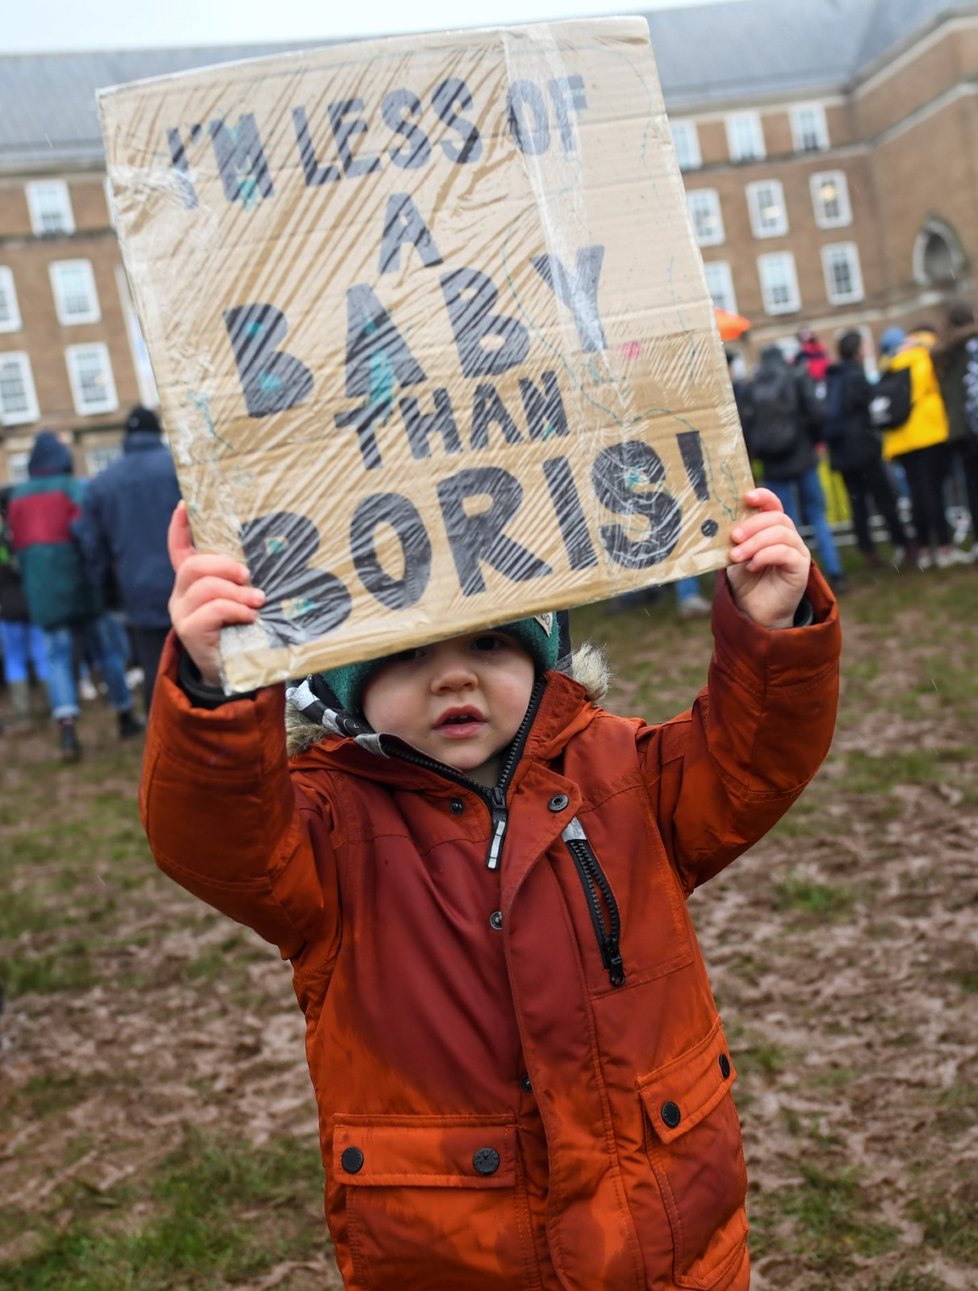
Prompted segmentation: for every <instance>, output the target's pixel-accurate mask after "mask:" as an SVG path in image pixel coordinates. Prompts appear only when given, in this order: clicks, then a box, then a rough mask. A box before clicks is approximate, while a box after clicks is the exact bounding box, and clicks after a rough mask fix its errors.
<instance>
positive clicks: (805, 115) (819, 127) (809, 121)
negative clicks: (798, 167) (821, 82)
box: [790, 103, 829, 152]
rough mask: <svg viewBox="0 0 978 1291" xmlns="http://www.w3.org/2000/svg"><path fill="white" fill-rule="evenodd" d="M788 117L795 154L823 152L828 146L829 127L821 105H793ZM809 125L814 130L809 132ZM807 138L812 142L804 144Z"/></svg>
mask: <svg viewBox="0 0 978 1291" xmlns="http://www.w3.org/2000/svg"><path fill="white" fill-rule="evenodd" d="M790 115H791V137H792V139H793V141H794V145H795V152H825V150H826V149H827V148H828V146H829V127H828V124H827V123H826V120H825V108H824V107H823V106H822V105H821V103H795V104H793V106H792V108H791V113H790ZM809 125H812V126H813V127H814V129H812V130H811V131H809ZM809 137H811V138H812V140H813V142H811V143H808V142H806V140H807V139H808V138H809Z"/></svg>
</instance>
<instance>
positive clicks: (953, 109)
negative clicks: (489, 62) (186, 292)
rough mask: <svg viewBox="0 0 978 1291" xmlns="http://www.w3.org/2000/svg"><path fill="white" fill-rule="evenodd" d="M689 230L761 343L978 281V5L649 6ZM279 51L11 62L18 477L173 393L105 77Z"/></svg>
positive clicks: (8, 366) (902, 307) (82, 449)
mask: <svg viewBox="0 0 978 1291" xmlns="http://www.w3.org/2000/svg"><path fill="white" fill-rule="evenodd" d="M647 17H648V21H649V25H650V27H651V30H652V39H653V45H654V48H655V51H656V57H657V61H658V65H659V72H660V75H661V77H662V82H663V88H664V91H665V96H666V103H667V106H668V109H669V114H670V119H671V121H672V125H673V132H674V138H675V142H676V148H677V153H678V155H679V158H680V163H681V166H682V169H683V172H684V177H685V181H686V188H687V194H688V199H689V206H690V217H691V221H692V225H693V228H694V231H695V234H696V237H697V240H698V241H699V243H700V246H701V247H702V250H703V257H704V262H705V266H706V273H707V282H708V284H709V287H710V290H711V292H712V294H713V295H714V298H715V300H716V301H717V303H718V304H721V305H724V306H726V307H727V308H730V309H734V310H736V311H737V312H739V313H742V314H745V315H746V316H747V317H748V318H750V319H751V320H752V323H753V329H752V331H751V333H750V336H749V339H748V354H753V353H756V350H757V348H758V347H759V346H760V345H761V344H764V343H767V342H768V341H771V340H774V341H778V342H779V343H782V344H784V345H785V346H786V347H790V346H791V344H792V341H793V337H794V334H795V333H796V331H797V330H798V328H799V327H800V326H802V325H806V326H811V327H814V328H815V330H816V331H818V332H820V333H821V334H822V336H823V337H824V338H825V339H826V340H830V339H831V338H832V336H833V335H835V334H837V333H838V332H839V331H841V330H843V329H845V328H849V327H853V326H860V327H864V328H866V329H867V331H868V332H869V334H871V335H878V334H879V332H880V331H881V330H882V329H883V328H884V327H885V326H887V325H888V324H890V323H892V322H897V323H904V324H905V323H908V322H912V321H914V320H915V319H917V318H920V317H922V316H926V317H929V318H931V319H933V320H934V321H935V322H938V323H939V322H940V321H941V319H942V317H943V305H944V304H945V303H946V302H947V301H948V300H949V299H951V298H952V297H954V296H958V295H964V296H971V295H972V294H973V292H974V287H975V276H974V275H975V268H974V266H975V265H976V263H978V0H804V2H803V3H802V2H799V0H796V2H795V3H791V4H788V3H785V0H732V2H731V3H726V4H717V5H711V4H702V5H697V6H694V7H691V8H683V9H674V10H657V11H656V12H654V13H652V14H649V15H647ZM282 48H283V47H282V46H271V45H270V46H261V47H257V46H249V47H246V48H230V47H220V48H210V49H193V50H190V49H168V50H143V51H129V52H113V53H79V54H60V55H48V54H45V55H41V54H38V55H14V56H5V57H0V428H2V435H3V444H2V446H0V483H2V482H3V481H4V480H8V479H12V478H13V479H15V478H20V477H21V476H22V474H23V472H24V470H25V468H26V458H27V453H28V450H29V447H30V444H31V441H32V439H33V436H34V434H35V432H36V431H37V429H38V428H39V427H40V426H42V425H44V426H51V427H54V428H56V429H60V430H63V431H65V432H70V433H71V434H72V436H73V440H74V445H75V453H76V460H77V467H78V470H79V472H80V473H82V474H90V473H94V472H95V471H97V470H98V469H99V468H100V467H101V466H102V465H104V464H105V462H106V461H107V460H109V459H110V458H111V456H113V455H114V454H115V453H116V452H117V451H118V444H119V438H120V425H121V422H122V419H123V416H124V414H125V412H126V410H127V409H128V408H129V406H130V405H131V404H133V403H136V402H143V403H147V404H153V403H155V389H154V385H153V378H152V372H151V370H150V367H149V364H148V361H147V357H146V353H145V349H144V346H143V343H142V338H141V335H140V332H139V325H138V322H137V320H136V317H135V313H134V311H133V308H132V304H131V301H130V298H129V293H128V289H127V286H126V281H125V275H124V273H123V271H122V267H121V261H120V257H119V252H118V247H117V244H116V239H115V234H114V231H113V228H112V223H111V213H110V206H109V201H108V194H107V192H106V184H105V173H104V160H103V154H102V144H101V135H100V131H99V126H98V119H97V116H96V111H95V98H94V95H95V90H96V89H97V88H98V87H100V86H105V85H113V84H118V83H120V82H124V81H130V80H135V79H138V78H140V77H147V76H156V75H161V74H164V73H167V72H174V71H180V70H185V69H188V68H191V67H199V66H204V65H206V64H208V63H214V62H220V61H225V60H230V59H235V58H243V57H255V56H257V55H260V54H264V53H273V52H280V51H281V49H282Z"/></svg>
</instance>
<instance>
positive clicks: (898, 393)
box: [869, 368, 912, 430]
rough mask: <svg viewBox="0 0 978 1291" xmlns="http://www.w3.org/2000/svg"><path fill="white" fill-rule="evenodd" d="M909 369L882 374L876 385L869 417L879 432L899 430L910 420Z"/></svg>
mask: <svg viewBox="0 0 978 1291" xmlns="http://www.w3.org/2000/svg"><path fill="white" fill-rule="evenodd" d="M911 407H912V401H911V398H910V369H909V368H897V369H895V370H893V369H891V370H890V371H889V372H884V373H883V375H882V376H881V377H880V379H879V381H878V382H877V383H876V387H875V390H874V392H873V402H872V403H871V404H870V405H869V415H870V417H872V419H873V425H874V426H876V427H877V428H878V429H879V430H899V429H900V427H901V426H902V425H903V424H904V423H905V422H907V421H908V420H909V419H910V409H911Z"/></svg>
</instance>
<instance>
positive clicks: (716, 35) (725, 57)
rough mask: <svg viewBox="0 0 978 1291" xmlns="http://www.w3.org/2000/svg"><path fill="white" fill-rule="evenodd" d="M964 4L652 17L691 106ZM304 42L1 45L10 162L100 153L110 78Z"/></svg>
mask: <svg viewBox="0 0 978 1291" xmlns="http://www.w3.org/2000/svg"><path fill="white" fill-rule="evenodd" d="M623 7H625V6H623ZM958 12H970V13H978V0H791V2H790V3H789V2H788V0H729V2H728V3H726V4H711V3H703V4H699V5H693V6H690V7H687V8H680V9H659V10H656V11H655V12H654V13H650V14H646V15H645V16H646V18H647V20H648V23H649V26H650V28H651V31H652V43H653V47H654V49H655V53H656V60H657V63H658V66H659V75H660V76H661V78H662V85H663V90H664V92H665V96H666V103H667V105H668V106H669V108H670V109H671V110H673V111H676V110H679V111H681V110H682V109H683V108H692V107H694V106H698V107H702V106H704V105H706V104H710V103H718V104H719V103H721V102H736V101H738V100H740V101H744V100H748V101H750V100H753V101H762V100H763V99H765V98H770V97H772V96H778V95H796V94H799V93H801V94H804V93H806V92H815V91H816V90H819V91H821V92H826V91H829V90H835V91H839V90H842V89H844V88H845V87H846V86H847V85H849V84H850V83H851V82H852V81H853V80H854V79H855V78H858V76H859V75H860V74H861V73H864V72H866V71H869V70H872V67H873V65H874V64H875V63H876V62H877V60H879V59H880V58H881V57H882V56H883V55H887V54H890V55H892V54H895V53H897V52H898V51H899V49H900V48H901V47H902V46H903V45H905V44H906V43H909V42H910V41H911V40H912V39H914V38H915V37H918V36H919V35H921V34H923V33H924V32H925V31H926V30H927V29H928V28H929V27H930V26H931V25H933V24H934V23H936V22H937V21H938V20H940V19H942V18H946V17H949V16H952V15H953V14H955V13H958ZM324 43H325V42H324ZM304 47H306V48H308V47H309V45H308V44H307V45H306V46H304ZM295 48H297V46H296V45H295V44H291V45H288V44H286V45H283V44H268V45H244V46H242V45H219V46H205V47H202V48H196V49H190V48H184V49H143V50H114V51H97V52H86V53H63V54H8V55H4V56H0V171H3V170H7V171H10V170H18V169H22V168H24V169H36V170H44V169H47V168H48V167H50V168H51V169H59V168H63V167H65V166H70V165H81V166H86V165H93V164H96V165H97V164H101V162H102V158H103V149H102V135H101V130H100V128H99V122H98V115H97V112H96V108H95V91H96V90H97V89H99V88H101V87H104V86H109V85H119V84H122V83H124V82H127V81H134V80H139V79H142V78H145V77H151V76H162V75H166V74H167V73H172V72H181V71H187V70H189V69H191V68H195V67H206V66H208V65H210V64H214V63H223V62H230V61H233V60H236V59H242V58H258V57H261V56H262V55H265V54H276V53H283V52H286V51H288V50H289V49H295Z"/></svg>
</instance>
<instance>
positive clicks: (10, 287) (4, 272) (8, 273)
mask: <svg viewBox="0 0 978 1291" xmlns="http://www.w3.org/2000/svg"><path fill="white" fill-rule="evenodd" d="M0 301H2V302H3V305H4V309H5V312H6V314H7V317H6V318H3V317H0V332H19V331H20V328H21V318H20V305H19V304H18V303H17V288H16V286H15V285H14V271H13V269H11V268H10V267H9V266H8V265H5V264H0Z"/></svg>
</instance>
